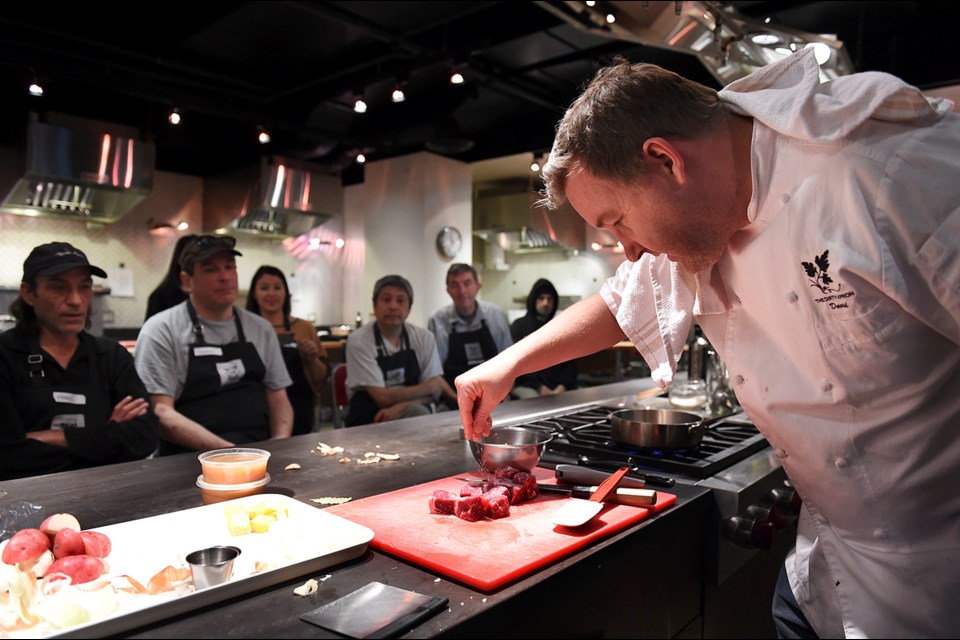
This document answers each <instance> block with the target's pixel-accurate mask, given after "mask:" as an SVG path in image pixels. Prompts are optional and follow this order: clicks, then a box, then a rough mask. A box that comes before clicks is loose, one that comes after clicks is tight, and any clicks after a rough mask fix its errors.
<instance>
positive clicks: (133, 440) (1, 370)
mask: <svg viewBox="0 0 960 640" xmlns="http://www.w3.org/2000/svg"><path fill="white" fill-rule="evenodd" d="M92 276H99V277H101V278H105V277H106V276H107V274H106V272H104V270H103V269H101V268H99V267H95V266H93V265H91V264H90V262H89V261H88V260H87V256H86V255H84V253H83V252H82V251H80V250H79V249H77V248H75V247H73V246H71V245H69V244H67V243H66V242H51V243H49V244H44V245H40V246H39V247H36V248H35V249H33V251H31V252H30V255H29V256H27V259H26V260H25V261H24V263H23V278H22V281H21V283H20V296H19V297H18V298H17V299H16V300H14V302H13V304H12V305H11V306H10V312H11V313H12V314H13V315H14V317H15V318H16V319H17V325H16V327H14V328H13V329H10V330H9V331H6V332H4V333H3V334H0V480H8V479H11V478H19V477H26V476H34V475H41V474H45V473H54V472H58V471H67V470H70V469H79V468H83V467H91V466H97V465H102V464H110V463H114V462H124V461H127V460H136V459H139V458H145V457H146V456H148V455H150V454H151V453H152V452H153V451H154V449H155V448H156V446H157V418H156V416H155V415H154V414H153V412H151V411H150V408H149V405H148V403H147V400H146V397H147V392H146V389H145V388H144V386H143V383H142V382H141V381H140V378H139V377H137V372H136V370H135V369H134V365H133V358H131V357H130V354H129V353H127V351H126V350H125V349H124V348H123V347H121V346H120V345H119V344H117V343H116V342H114V341H111V340H105V339H103V338H98V337H95V336H92V335H90V334H89V333H87V332H86V331H84V329H85V328H86V327H87V326H88V324H89V318H88V312H89V310H90V303H91V302H92V300H93V278H92Z"/></svg>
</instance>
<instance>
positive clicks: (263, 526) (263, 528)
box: [250, 513, 277, 533]
mask: <svg viewBox="0 0 960 640" xmlns="http://www.w3.org/2000/svg"><path fill="white" fill-rule="evenodd" d="M276 521H277V519H276V518H274V517H273V516H268V515H264V514H262V513H261V514H259V515H257V516H256V517H255V518H254V519H253V520H251V521H250V527H251V528H252V529H253V530H254V532H255V533H266V532H267V531H269V530H270V525H272V524H273V523H274V522H276Z"/></svg>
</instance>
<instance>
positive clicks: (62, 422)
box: [50, 413, 87, 430]
mask: <svg viewBox="0 0 960 640" xmlns="http://www.w3.org/2000/svg"><path fill="white" fill-rule="evenodd" d="M85 426H87V424H86V422H84V420H83V414H82V413H70V414H64V415H59V416H53V420H51V421H50V428H51V429H61V430H62V429H79V428H82V427H85Z"/></svg>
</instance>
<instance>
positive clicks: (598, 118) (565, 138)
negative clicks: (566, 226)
mask: <svg viewBox="0 0 960 640" xmlns="http://www.w3.org/2000/svg"><path fill="white" fill-rule="evenodd" d="M724 113H726V109H725V108H724V107H723V103H722V102H720V99H719V97H718V96H717V92H716V90H714V89H711V88H710V87H707V86H705V85H702V84H700V83H698V82H694V81H693V80H688V79H687V78H684V77H683V76H681V75H678V74H676V73H673V72H672V71H667V70H666V69H663V68H661V67H658V66H657V65H653V64H644V63H639V64H633V65H631V64H630V63H629V61H627V59H626V58H624V57H622V56H617V57H616V58H615V59H614V64H613V65H611V66H609V67H606V68H604V69H600V70H599V71H598V72H597V74H596V76H594V78H593V80H591V81H590V84H589V85H587V88H586V89H585V90H584V92H583V93H582V94H581V95H580V97H579V98H577V99H576V100H575V101H574V103H573V104H572V105H571V106H570V108H569V109H567V112H566V113H565V114H564V116H563V118H562V119H561V120H560V123H559V124H558V125H557V134H556V137H555V138H554V140H553V149H551V151H550V157H549V159H548V160H547V163H546V164H545V165H544V167H543V170H542V171H541V174H540V175H541V176H542V178H543V182H544V189H543V192H542V194H543V196H544V197H543V199H542V200H540V202H538V204H539V205H540V206H546V207H549V208H551V209H556V208H558V207H560V206H561V205H563V203H564V202H565V201H566V183H567V178H569V177H570V176H571V175H573V174H575V173H579V172H587V173H589V174H590V175H592V176H594V177H596V178H600V179H604V180H613V181H617V182H621V183H624V184H627V183H630V182H632V181H634V180H636V179H637V178H640V177H642V176H643V175H644V173H645V172H646V171H647V167H646V164H645V162H644V155H645V154H644V153H643V151H642V150H643V144H644V143H645V142H646V141H647V140H649V139H650V138H656V137H661V138H667V139H671V138H672V139H675V140H692V139H696V138H697V137H699V136H701V135H703V134H705V133H707V132H708V131H710V130H711V129H712V128H713V127H714V126H715V123H717V122H718V121H719V118H720V117H721V116H722V115H723V114H724Z"/></svg>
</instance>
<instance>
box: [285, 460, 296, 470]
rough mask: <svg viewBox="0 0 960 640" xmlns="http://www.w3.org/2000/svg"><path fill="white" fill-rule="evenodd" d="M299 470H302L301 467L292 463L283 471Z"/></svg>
mask: <svg viewBox="0 0 960 640" xmlns="http://www.w3.org/2000/svg"><path fill="white" fill-rule="evenodd" d="M299 468H300V465H298V464H297V463H296V462H291V463H290V464H288V465H287V466H285V467H284V468H283V470H284V471H293V470H294V469H299Z"/></svg>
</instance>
